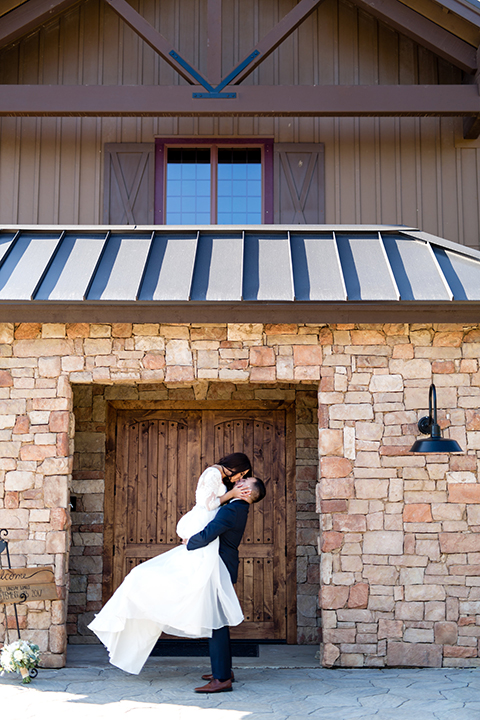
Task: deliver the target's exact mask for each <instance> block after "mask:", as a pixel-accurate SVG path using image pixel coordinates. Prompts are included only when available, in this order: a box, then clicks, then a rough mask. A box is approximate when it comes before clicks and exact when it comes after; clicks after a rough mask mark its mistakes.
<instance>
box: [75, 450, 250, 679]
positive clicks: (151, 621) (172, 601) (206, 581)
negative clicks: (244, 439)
mask: <svg viewBox="0 0 480 720" xmlns="http://www.w3.org/2000/svg"><path fill="white" fill-rule="evenodd" d="M251 472H252V467H251V464H250V460H249V459H248V457H247V456H246V455H244V454H243V453H232V454H230V455H226V456H225V457H223V458H221V459H220V460H219V462H218V464H216V465H212V466H211V467H208V468H207V469H206V470H205V472H203V473H202V475H201V476H200V478H199V480H198V484H197V489H196V493H195V501H196V504H195V506H194V507H193V509H192V510H190V511H189V512H188V513H186V514H185V515H184V516H183V517H182V518H180V521H179V522H178V525H177V533H178V535H179V536H180V537H181V538H182V540H183V539H187V540H188V538H190V537H191V536H192V535H195V534H196V533H197V532H200V530H203V528H204V527H205V526H206V525H207V524H208V523H209V522H210V521H211V520H213V518H214V517H215V515H216V513H217V510H218V508H219V507H220V505H223V504H224V503H226V502H228V501H229V500H232V499H235V498H245V497H247V496H248V495H249V493H250V490H249V488H247V487H245V486H242V484H241V480H242V479H243V478H244V477H245V476H246V475H250V474H251ZM218 547H219V540H218V538H217V539H216V540H214V541H213V542H211V543H210V544H209V545H207V546H206V547H204V548H199V549H198V550H193V551H191V552H189V551H188V550H187V548H186V546H185V545H180V546H178V547H176V548H173V549H172V550H169V551H168V552H166V553H163V554H162V555H158V556H157V557H154V558H152V559H151V560H147V561H146V562H144V563H142V564H141V565H138V566H137V567H135V568H133V570H131V571H130V573H129V574H128V575H127V577H126V578H125V579H124V581H123V583H122V584H121V585H120V587H119V588H118V589H117V590H116V591H115V593H114V594H113V596H112V597H111V598H110V600H109V601H108V602H107V603H106V605H105V606H104V607H103V608H102V610H101V611H100V612H99V613H98V615H96V616H95V618H94V620H93V621H92V622H91V623H90V625H89V626H88V627H89V628H90V629H91V630H93V632H94V633H95V634H96V635H97V636H98V637H99V638H100V640H101V641H102V643H103V644H104V645H105V646H106V648H107V650H108V652H109V657H110V662H111V663H112V664H113V665H116V666H117V667H119V668H121V669H122V670H125V671H126V672H129V673H133V674H135V675H137V674H138V673H139V672H140V670H141V669H142V667H143V665H144V664H145V662H146V660H147V658H148V656H149V655H150V653H151V651H152V649H153V646H154V645H155V643H156V642H157V640H158V638H159V637H160V635H161V634H162V632H165V633H168V634H170V635H177V636H181V637H189V638H198V637H211V635H212V630H215V629H218V628H220V627H223V626H225V625H230V626H234V625H239V624H240V623H241V622H242V620H243V613H242V610H241V607H240V603H239V602H238V598H237V596H236V594H235V590H234V588H233V585H232V581H231V579H230V575H229V573H228V571H227V569H226V567H225V565H224V563H223V561H222V560H221V559H220V556H219V554H218Z"/></svg>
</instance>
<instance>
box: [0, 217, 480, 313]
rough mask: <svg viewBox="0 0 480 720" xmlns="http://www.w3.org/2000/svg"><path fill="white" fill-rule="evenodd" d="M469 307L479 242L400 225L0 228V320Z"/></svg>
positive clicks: (479, 274)
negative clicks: (473, 243)
mask: <svg viewBox="0 0 480 720" xmlns="http://www.w3.org/2000/svg"><path fill="white" fill-rule="evenodd" d="M479 309H480V252H478V251H476V250H472V249H469V248H466V247H464V246H462V245H457V244H455V243H452V242H449V241H448V240H444V239H442V238H438V237H435V236H432V235H428V234H427V233H423V232H420V231H418V230H415V229H413V228H405V227H402V226H398V227H397V226H364V225H362V226H344V225H338V226H326V225H318V226H310V225H308V226H299V225H296V226H292V227H288V226H273V225H271V226H265V225H260V226H246V227H234V226H224V227H221V226H203V227H173V226H155V227H145V226H143V227H137V226H124V227H114V226H111V227H107V226H104V227H100V226H95V227H78V226H72V227H59V226H49V227H46V226H30V227H19V226H8V227H4V228H3V229H1V230H0V320H1V321H20V320H25V319H27V320H29V321H48V322H51V321H52V318H57V320H58V321H60V319H61V322H67V321H68V322H74V321H81V320H83V321H85V320H87V319H88V320H90V321H91V322H94V321H104V322H105V321H108V320H110V321H115V320H116V319H117V318H123V321H125V322H127V321H135V322H140V319H141V318H143V319H144V320H145V319H146V318H150V319H152V318H158V317H161V318H162V319H163V321H164V322H173V321H175V322H176V321H180V322H188V321H192V322H199V321H203V322H209V321H222V322H252V321H257V320H258V319H259V318H265V317H268V318H273V317H274V318H275V319H276V321H279V322H286V321H291V322H315V321H316V322H319V321H321V322H344V321H346V320H345V318H349V320H350V321H353V320H357V321H359V322H373V321H375V322H391V321H395V322H414V321H426V320H428V321H430V322H432V321H441V322H456V321H465V322H471V321H473V319H474V318H476V320H475V321H478V312H479ZM94 318H95V320H94ZM269 321H271V320H269Z"/></svg>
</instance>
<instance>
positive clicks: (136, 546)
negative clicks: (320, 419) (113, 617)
mask: <svg viewBox="0 0 480 720" xmlns="http://www.w3.org/2000/svg"><path fill="white" fill-rule="evenodd" d="M115 416H116V417H115V420H114V429H115V449H114V450H113V448H112V450H113V452H112V460H113V459H114V462H115V471H114V473H113V472H112V474H111V476H112V482H111V483H110V488H108V487H107V488H106V516H107V517H106V546H105V552H106V556H105V566H106V567H105V569H106V580H107V583H106V590H107V592H106V594H107V596H108V595H109V594H110V592H111V591H113V590H115V589H116V588H117V587H118V586H119V585H120V583H121V582H122V580H123V578H124V577H125V575H126V574H127V573H128V572H129V571H130V570H131V569H132V568H133V567H135V566H136V565H138V564H139V563H141V562H143V561H144V560H147V559H149V558H151V557H154V556H156V555H158V554H160V553H163V552H165V551H167V550H169V549H171V548H173V547H176V546H177V545H178V544H179V538H178V536H177V534H176V532H175V528H176V524H177V522H178V520H179V518H180V517H181V516H182V515H183V514H184V513H185V512H187V511H188V510H189V509H190V508H191V507H193V505H194V504H195V488H196V485H197V481H198V478H199V476H200V474H201V473H202V472H203V470H204V469H205V468H206V467H207V466H208V465H211V464H213V463H214V462H216V461H218V459H219V458H221V457H222V456H223V455H226V454H228V453H230V452H244V453H246V454H247V455H248V456H249V457H250V458H251V460H252V463H253V468H254V473H255V474H256V475H258V477H260V478H262V479H263V480H264V482H265V484H266V487H267V496H266V498H265V499H264V500H263V501H262V502H261V503H258V504H256V505H253V506H252V507H251V508H250V512H249V517H248V522H247V526H246V529H245V533H244V537H243V541H242V544H241V545H240V548H239V553H240V566H239V575H238V582H237V585H236V590H237V594H238V597H239V599H240V603H241V605H242V609H243V612H244V616H245V620H244V622H243V623H242V625H240V626H239V627H238V628H235V629H233V631H232V636H233V637H234V638H242V639H247V638H248V639H268V640H277V641H280V640H287V641H290V642H295V635H296V627H295V625H296V608H295V594H296V593H295V542H294V537H295V534H294V533H295V529H294V527H290V526H289V525H291V523H289V522H288V518H289V516H291V513H289V512H288V492H287V491H288V488H287V475H288V472H287V470H288V468H287V465H288V453H287V448H286V411H285V410H272V411H262V410H232V411H227V410H119V411H117V412H116V413H115ZM112 430H113V428H112ZM107 485H108V483H107ZM290 509H291V508H290ZM292 539H293V542H292ZM109 548H110V551H109ZM109 555H110V556H109ZM108 580H110V582H108Z"/></svg>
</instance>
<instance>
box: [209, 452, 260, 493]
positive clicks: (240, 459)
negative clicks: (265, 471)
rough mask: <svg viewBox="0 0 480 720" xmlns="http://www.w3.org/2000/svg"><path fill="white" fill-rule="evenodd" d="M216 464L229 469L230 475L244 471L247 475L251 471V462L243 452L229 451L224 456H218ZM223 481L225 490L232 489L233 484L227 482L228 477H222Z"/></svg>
mask: <svg viewBox="0 0 480 720" xmlns="http://www.w3.org/2000/svg"><path fill="white" fill-rule="evenodd" d="M217 465H222V467H224V468H226V469H227V470H230V472H231V473H232V475H236V474H237V473H240V472H246V473H247V475H251V473H252V463H251V462H250V459H249V458H248V457H247V455H245V454H244V453H230V455H225V457H222V458H220V460H219V461H218V463H217ZM223 483H224V485H225V486H226V488H227V490H231V489H232V487H233V485H232V483H231V482H229V480H228V478H226V477H225V478H223Z"/></svg>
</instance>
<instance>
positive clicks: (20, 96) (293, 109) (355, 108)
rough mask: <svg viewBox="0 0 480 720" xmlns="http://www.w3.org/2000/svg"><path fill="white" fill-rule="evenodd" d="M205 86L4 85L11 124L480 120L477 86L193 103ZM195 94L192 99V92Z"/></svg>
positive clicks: (263, 93)
mask: <svg viewBox="0 0 480 720" xmlns="http://www.w3.org/2000/svg"><path fill="white" fill-rule="evenodd" d="M198 90H202V88H201V87H200V86H195V87H192V86H185V85H183V86H179V85H175V86H165V85H164V86H162V85H160V86H156V85H154V86H145V85H121V86H116V85H97V86H95V85H1V86H0V116H3V117H5V116H7V117H8V116H10V117H15V116H16V117H23V116H25V117H28V116H37V117H49V116H50V117H75V116H76V117H141V116H150V117H229V116H230V117H242V116H243V117H255V116H263V117H282V116H283V117H408V116H417V117H423V116H430V117H456V116H460V117H461V116H465V117H467V116H477V115H480V96H479V94H478V89H477V85H476V84H475V85H350V86H349V85H317V86H311V85H290V86H286V85H268V86H266V85H251V86H242V87H240V88H238V91H237V97H236V98H232V99H222V98H201V99H199V98H193V97H192V95H193V94H194V92H196V91H198ZM192 91H193V92H192Z"/></svg>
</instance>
